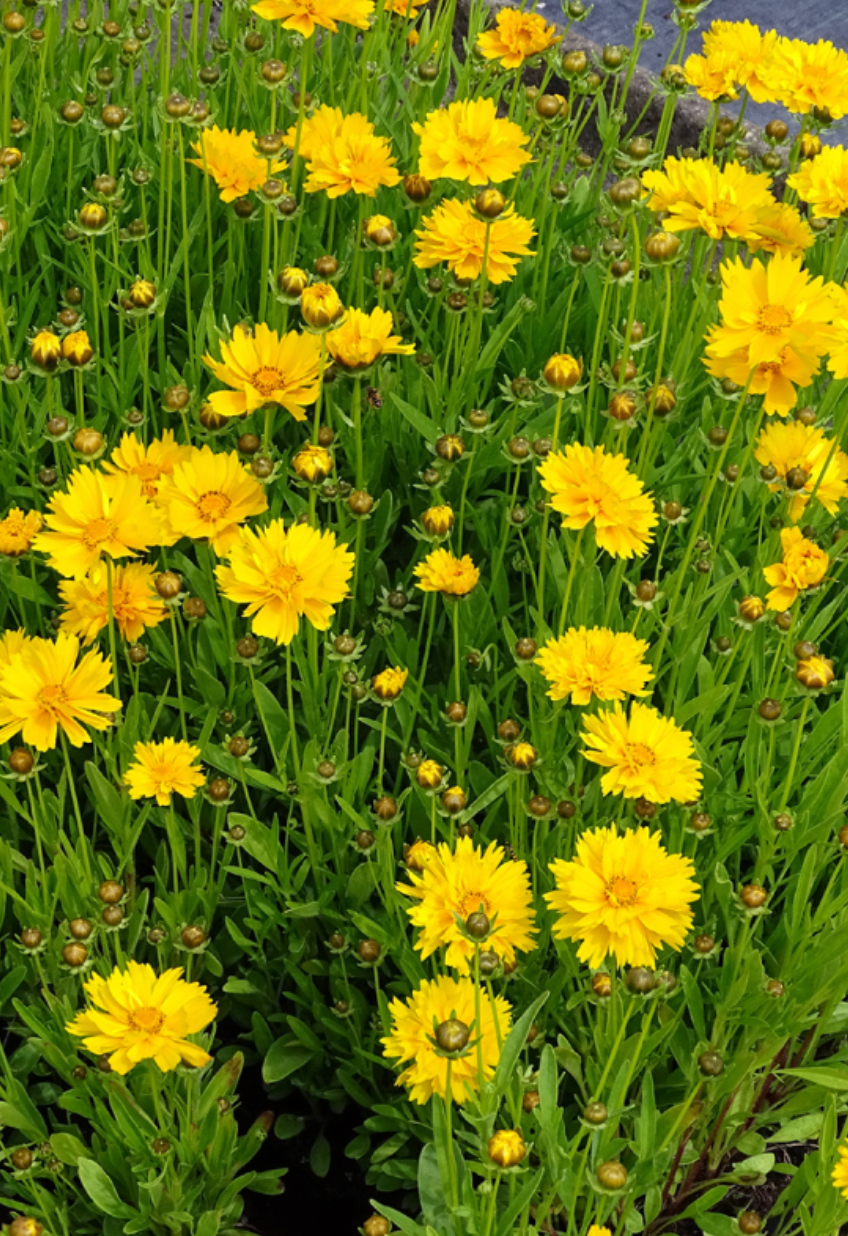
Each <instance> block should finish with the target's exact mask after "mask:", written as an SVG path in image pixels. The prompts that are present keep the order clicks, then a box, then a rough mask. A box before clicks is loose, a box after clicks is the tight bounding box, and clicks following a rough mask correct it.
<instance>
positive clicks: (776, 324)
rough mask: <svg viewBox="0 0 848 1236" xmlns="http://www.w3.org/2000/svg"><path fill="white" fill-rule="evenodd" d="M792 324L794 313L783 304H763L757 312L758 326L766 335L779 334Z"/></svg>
mask: <svg viewBox="0 0 848 1236" xmlns="http://www.w3.org/2000/svg"><path fill="white" fill-rule="evenodd" d="M791 325H792V314H791V313H790V312H789V310H788V309H784V307H783V305H763V307H762V309H761V310H760V312H759V313H758V314H757V328H758V329H759V330H761V331H762V333H763V334H764V335H779V334H780V333H781V331H784V330H786V327H787V326H791Z"/></svg>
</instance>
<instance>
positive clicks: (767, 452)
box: [755, 421, 848, 523]
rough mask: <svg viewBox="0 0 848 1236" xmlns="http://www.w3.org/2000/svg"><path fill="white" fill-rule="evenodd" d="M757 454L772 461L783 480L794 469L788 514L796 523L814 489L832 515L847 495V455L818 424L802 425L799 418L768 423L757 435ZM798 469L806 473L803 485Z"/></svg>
mask: <svg viewBox="0 0 848 1236" xmlns="http://www.w3.org/2000/svg"><path fill="white" fill-rule="evenodd" d="M755 458H756V459H757V462H758V463H761V464H771V466H772V467H773V468H776V469H777V474H778V476H779V477H781V479H782V480H784V481H785V480H786V476H787V473H789V472H792V473H793V476H792V478H791V480H792V485H791V486H790V487H789V488H788V489H787V496H788V497H789V518H790V519H791V520H792V521H793V523H794V522H795V521H796V520H798V519H800V518H801V515H802V514H803V512H804V508H805V507H806V505H807V503H808V502H809V500H810V498H811V497H812V496H813V493H814V492H815V496H816V498H817V499H818V501H819V502H821V504H822V506H823V507H824V508H825V510H826V511H828V512H829V514H831V515H835V514H836V511H837V509H838V507H839V503H840V501H841V500H842V499H843V498H846V497H848V485H846V480H848V455H846V454H845V452H844V451H843V450H841V449H840V447H838V446H837V445H836V444H835V443H834V442H832V441H831V440H830V439H829V438H827V437H825V433H824V430H823V429H818V428H817V427H816V426H815V425H803V424H802V423H801V422H800V421H788V422H787V423H786V424H780V423H777V424H775V423H772V424H769V425H766V427H765V429H763V430H762V431H761V433H760V436H759V438H758V439H757V449H756V451H755ZM799 472H800V473H804V474H805V475H806V480H805V481H804V483H803V484H802V485H800V486H799V485H798V484H797V482H798V481H799V480H800V479H801V477H800V475H799ZM778 488H779V487H778V486H777V485H774V486H772V489H775V490H776V489H778Z"/></svg>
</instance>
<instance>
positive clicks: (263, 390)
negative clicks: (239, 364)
mask: <svg viewBox="0 0 848 1236" xmlns="http://www.w3.org/2000/svg"><path fill="white" fill-rule="evenodd" d="M284 384H285V382H284V379H283V375H282V374H281V373H280V371H279V369H274V368H272V367H271V366H270V365H263V367H262V368H261V369H257V370H256V373H254V374H253V376H252V377H251V379H250V385H251V386H253V387H254V388H255V389H256V390H258V391H259V394H260V395H264V397H265V398H266V399H270V398H271V396H272V395H273V393H274V391H278V390H279V389H280V387H281V386H283V385H284Z"/></svg>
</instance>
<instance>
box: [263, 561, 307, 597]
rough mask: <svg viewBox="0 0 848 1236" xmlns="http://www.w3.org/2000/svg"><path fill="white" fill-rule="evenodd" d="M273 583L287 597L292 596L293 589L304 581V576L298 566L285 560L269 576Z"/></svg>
mask: <svg viewBox="0 0 848 1236" xmlns="http://www.w3.org/2000/svg"><path fill="white" fill-rule="evenodd" d="M269 578H270V581H271V585H272V587H273V588H275V589H276V590H277V591H278V592H280V593H282V595H283V596H284V597H286V598H288V597H289V596H291V593H292V590H293V589H294V588H296V587H297V585H298V584H300V583H302V582H303V576H302V575H301V573H300V571H299V570H298V569H297V567H296V566H292V564H291V563H290V562H283V563H282V564H281V565H280V566H278V567H276V568H275V569H274V570H273V571H272V572H271V574H270V576H269Z"/></svg>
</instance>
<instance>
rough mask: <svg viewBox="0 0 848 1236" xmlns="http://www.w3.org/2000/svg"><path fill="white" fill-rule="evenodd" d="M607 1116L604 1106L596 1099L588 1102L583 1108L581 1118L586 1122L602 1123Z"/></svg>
mask: <svg viewBox="0 0 848 1236" xmlns="http://www.w3.org/2000/svg"><path fill="white" fill-rule="evenodd" d="M608 1116H609V1112H608V1111H607V1108H606V1106H605V1105H604V1104H603V1103H599V1102H597V1101H595V1102H593V1103H589V1104H588V1105H587V1106H586V1107H584V1108H583V1119H584V1120H585V1121H586V1122H587V1123H588V1124H603V1123H604V1121H605V1120H606V1119H607V1117H608Z"/></svg>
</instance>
